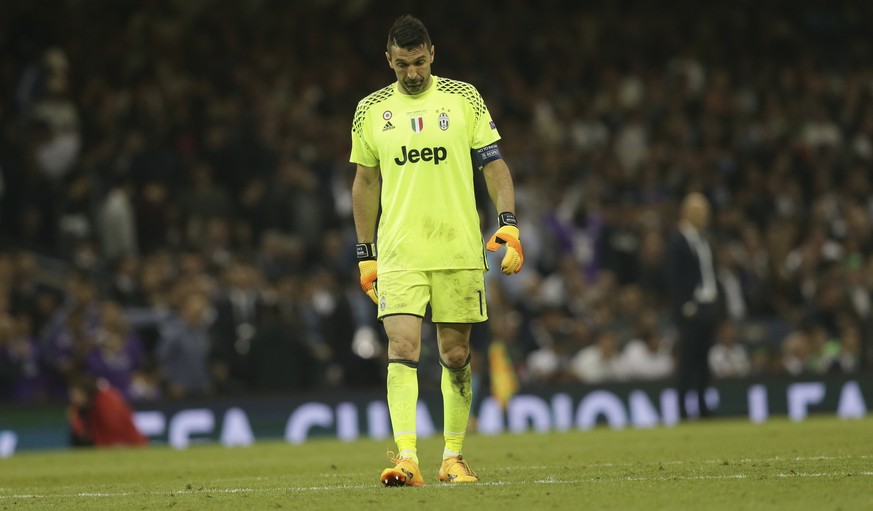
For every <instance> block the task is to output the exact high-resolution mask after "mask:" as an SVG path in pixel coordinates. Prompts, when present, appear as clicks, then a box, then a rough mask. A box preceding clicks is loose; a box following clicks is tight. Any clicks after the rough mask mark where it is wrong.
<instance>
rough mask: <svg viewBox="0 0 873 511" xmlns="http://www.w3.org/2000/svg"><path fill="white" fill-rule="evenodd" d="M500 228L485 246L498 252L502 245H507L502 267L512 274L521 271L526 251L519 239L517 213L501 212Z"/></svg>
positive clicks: (505, 272) (499, 218)
mask: <svg viewBox="0 0 873 511" xmlns="http://www.w3.org/2000/svg"><path fill="white" fill-rule="evenodd" d="M498 223H499V226H500V227H499V229H497V232H495V233H494V235H493V236H491V239H490V240H488V244H487V245H485V248H487V249H488V250H490V251H491V252H496V251H497V249H498V248H500V245H503V246H504V247H506V255H504V256H503V262H502V263H500V269H501V270H502V271H503V273H504V274H506V275H512V274H513V273H518V272H519V271H521V267H522V266H524V252H523V251H522V250H521V242H519V241H518V221H517V220H516V219H515V215H514V214H512V213H509V212H504V213H500V215H499V216H498Z"/></svg>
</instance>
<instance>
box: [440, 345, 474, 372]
mask: <svg viewBox="0 0 873 511" xmlns="http://www.w3.org/2000/svg"><path fill="white" fill-rule="evenodd" d="M442 358H443V364H444V365H445V366H446V367H449V368H452V369H454V368H457V367H462V366H464V365H466V364H467V362H468V361H469V358H470V347H469V346H466V345H457V346H453V347H451V348H449V349H448V350H447V351H444V352H443V353H442Z"/></svg>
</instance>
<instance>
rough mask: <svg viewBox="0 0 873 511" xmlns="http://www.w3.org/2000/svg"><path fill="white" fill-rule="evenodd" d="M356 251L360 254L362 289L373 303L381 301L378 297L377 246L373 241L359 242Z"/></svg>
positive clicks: (359, 264) (359, 267)
mask: <svg viewBox="0 0 873 511" xmlns="http://www.w3.org/2000/svg"><path fill="white" fill-rule="evenodd" d="M355 252H356V253H357V256H358V269H359V270H360V271H361V289H362V290H363V291H364V292H365V293H367V296H369V297H370V299H371V300H373V303H379V299H378V298H377V297H376V289H375V287H374V284H375V283H376V277H377V275H378V272H377V270H376V246H375V245H374V244H373V243H358V244H357V245H355Z"/></svg>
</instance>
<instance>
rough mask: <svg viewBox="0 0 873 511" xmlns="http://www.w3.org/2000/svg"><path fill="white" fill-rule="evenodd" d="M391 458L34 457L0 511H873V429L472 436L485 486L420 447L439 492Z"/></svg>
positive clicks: (282, 450)
mask: <svg viewBox="0 0 873 511" xmlns="http://www.w3.org/2000/svg"><path fill="white" fill-rule="evenodd" d="M388 447H390V445H389V442H388V441H387V440H386V441H373V440H361V441H356V442H353V443H343V442H339V441H336V440H314V441H311V442H309V443H306V444H303V445H290V444H286V443H282V442H260V443H258V444H256V445H254V446H252V447H246V448H234V449H228V448H224V447H220V446H217V445H200V446H195V447H192V448H190V449H187V450H184V451H174V450H171V449H169V448H166V447H155V446H152V447H148V448H144V449H109V450H88V451H81V450H79V451H63V452H24V453H19V454H17V455H15V456H14V457H12V458H9V459H5V460H0V510H20V509H64V510H77V509H83V510H84V509H87V510H92V509H125V510H146V509H234V510H239V509H243V510H257V509H294V510H327V509H342V510H344V511H355V510H359V509H374V510H387V509H471V510H488V509H500V510H502V511H511V510H516V509H522V510H525V511H535V510H541V509H544V510H552V509H574V510H575V509H585V510H588V509H592V510H593V509H598V510H600V509H605V510H626V509H645V510H655V509H670V510H672V509H694V510H700V509H716V510H732V511H736V510H771V509H790V510H805V509H809V510H816V511H819V510H843V511H848V510H856V509H857V510H869V509H873V417H868V418H866V419H863V420H853V421H843V420H839V419H835V418H825V417H814V418H811V419H809V420H807V421H804V422H789V421H787V420H785V419H773V420H770V421H768V422H766V423H763V424H753V423H751V422H749V421H748V420H744V419H742V420H740V419H738V420H712V421H707V422H696V423H688V424H681V425H677V426H674V427H659V428H654V429H642V430H633V429H626V430H609V429H606V428H603V429H595V430H592V431H571V432H566V433H550V434H536V433H530V434H524V435H510V434H506V435H500V436H483V435H476V434H471V435H469V436H468V438H467V442H466V444H465V451H466V455H467V457H468V459H469V461H470V464H471V466H472V467H473V468H475V469H476V470H477V471H478V472H479V475H480V476H481V478H482V482H481V483H479V484H474V485H463V486H462V485H446V484H442V483H439V482H438V481H437V480H436V473H437V470H438V467H439V465H438V462H439V461H438V459H439V456H440V454H441V452H442V442H441V439H440V438H438V437H433V438H428V439H423V440H420V441H419V455H420V456H421V461H422V470H423V471H424V475H425V480H426V485H425V486H424V487H422V488H382V487H381V486H380V485H379V482H378V475H379V472H380V471H381V469H382V468H384V467H386V466H387V460H386V459H385V452H386V451H387V450H388Z"/></svg>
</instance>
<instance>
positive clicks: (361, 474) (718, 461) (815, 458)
mask: <svg viewBox="0 0 873 511" xmlns="http://www.w3.org/2000/svg"><path fill="white" fill-rule="evenodd" d="M871 458H873V456H869V455H866V454H860V455H857V454H847V455H845V456H794V457H784V456H773V457H770V458H740V459H738V460H731V459H728V458H720V459H711V460H698V461H687V460H666V461H658V462H654V461H653V462H646V463H640V462H636V461H627V462H624V463H613V462H603V463H601V462H598V461H582V462H581V463H580V465H581V466H583V467H588V466H591V467H636V466H642V465H655V464H658V465H703V464H706V465H710V464H717V465H722V464H724V463H725V462H727V463H728V464H730V465H738V464H748V463H778V462H788V461H800V462H802V461H841V460H855V459H858V460H866V459H871ZM561 465H562V463H555V464H554V465H551V466H548V465H524V466H515V467H513V466H508V467H500V468H497V469H494V472H495V473H499V472H513V471H516V470H549V469H554V468H555V467H556V466H561ZM372 474H373V472H322V473H320V474H318V475H319V476H320V477H336V476H337V475H342V476H344V477H366V476H368V475H372ZM240 479H243V478H240ZM254 479H266V478H254ZM220 480H221V479H216V481H220ZM227 480H228V481H233V478H231V479H227Z"/></svg>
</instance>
